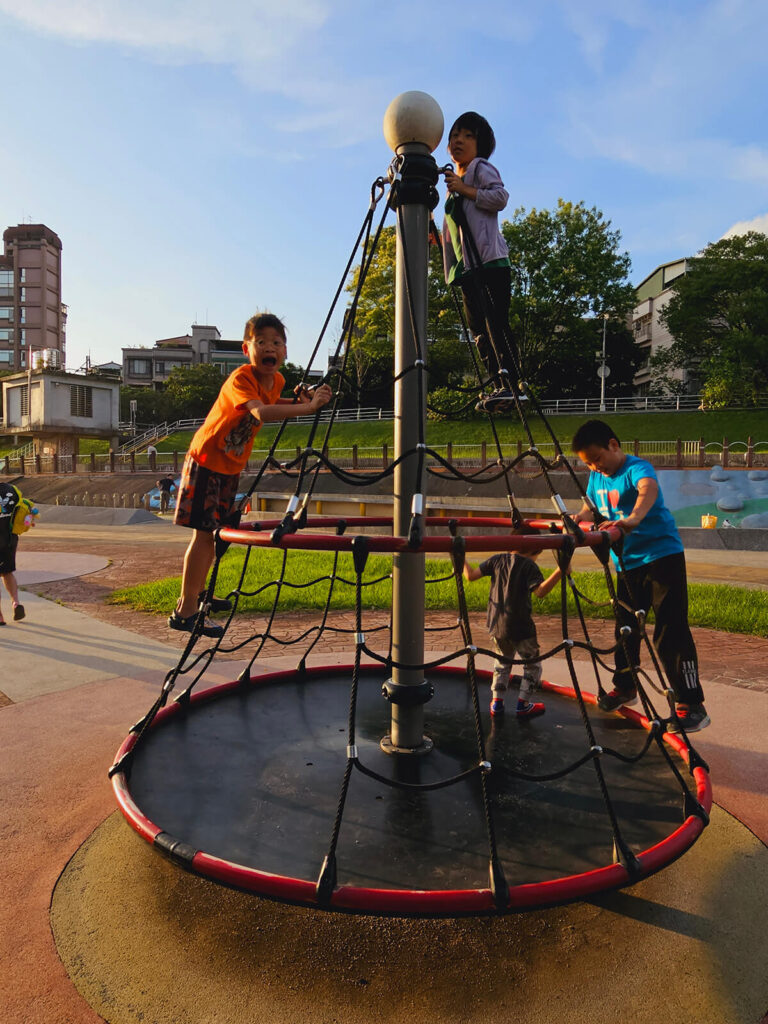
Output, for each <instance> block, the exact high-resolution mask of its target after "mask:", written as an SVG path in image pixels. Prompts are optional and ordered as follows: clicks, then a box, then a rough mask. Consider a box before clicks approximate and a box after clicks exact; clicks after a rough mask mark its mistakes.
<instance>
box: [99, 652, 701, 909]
mask: <svg viewBox="0 0 768 1024" xmlns="http://www.w3.org/2000/svg"><path fill="white" fill-rule="evenodd" d="M352 670H353V666H352V665H334V666H319V667H312V668H307V669H306V672H307V674H308V675H310V676H322V675H324V674H327V673H329V672H333V673H337V672H344V671H348V672H350V673H351V672H352ZM361 670H362V671H364V672H376V671H380V670H381V666H378V665H370V666H368V665H366V666H363V667H362V669H361ZM436 671H437V672H438V673H442V674H451V675H457V674H466V673H465V670H464V669H463V668H461V667H457V666H442V667H440V668H439V669H437V670H436ZM476 675H477V676H478V678H486V679H490V677H491V675H492V673H491V672H490V671H487V670H477V672H476ZM294 676H295V673H294V672H293V671H291V670H288V671H282V672H272V673H267V674H265V675H261V676H257V677H254V678H252V679H251V685H254V686H258V685H261V684H265V683H271V684H274V683H280V682H283V681H288V680H292V679H293V678H294ZM541 685H542V687H544V688H545V689H547V690H550V691H552V692H553V693H558V694H561V695H563V696H566V697H570V698H572V699H575V698H576V692H575V691H574V690H573V689H571V688H570V687H567V686H558V685H556V684H554V683H549V682H546V681H544V680H542V684H541ZM239 686H240V683H239V682H238V681H237V680H234V681H232V682H229V683H220V684H217V685H215V686H211V687H208V688H206V689H204V690H200V691H196V692H194V693H193V694H192V696H191V701H192V703H196V702H200V701H206V700H212V699H215V698H216V697H217V696H219V695H220V694H222V693H224V692H226V691H227V690H230V689H233V688H236V687H239ZM582 696H583V698H584V700H585V701H586V702H587V703H590V704H596V703H597V698H596V697H595V696H594V695H593V694H591V693H584V692H582ZM179 710H180V705H178V704H171V705H169V706H167V707H165V708H163V709H162V710H161V711H160V712H158V714H157V716H156V717H155V720H154V722H153V723H152V728H154V727H156V726H157V725H159V724H161V723H162V722H163V720H164V719H166V718H167V717H169V716H170V715H173V714H176V713H177V712H178V711H179ZM618 713H619V714H620V715H621V716H622V717H624V718H626V719H628V720H630V721H631V722H633V723H634V724H635V725H637V726H638V727H642V728H644V729H649V728H650V723H649V722H648V719H647V718H645V717H644V716H643V715H642V714H640V713H639V712H637V711H633V710H632V709H631V708H621V709H619V712H618ZM664 741H665V743H666V744H667V745H668V746H669V747H671V748H672V749H673V750H674V751H675V753H676V754H678V756H679V757H680V758H681V760H682V761H684V762H686V763H687V761H688V747H687V745H686V744H685V742H684V741H683V740H682V738H681V737H680V736H677V735H673V734H670V733H665V735H664ZM135 742H136V736H135V735H133V734H130V735H129V736H128V737H127V738H126V739H125V740H124V741H123V743H122V745H121V746H120V749H119V750H118V752H117V755H116V758H115V760H116V761H119V760H120V759H121V758H122V757H123V756H124V755H125V754H127V753H128V752H129V751H130V750H131V749H132V748H133V746H134V744H135ZM693 777H694V780H695V783H696V799H697V800H698V802H699V804H700V805H701V807H702V808H703V809H704V811H705V812H706V813H707V814H709V812H710V810H711V808H712V787H711V783H710V779H709V774H708V772H707V771H706V770H705V769H704V768H702V767H695V768H694V769H693ZM112 789H113V792H114V794H115V798H116V800H117V803H118V806H119V808H120V810H121V812H122V814H123V816H124V817H125V818H126V820H127V821H128V823H129V825H130V826H131V827H132V828H133V829H134V830H135V831H136V832H137V833H138V834H139V835H140V836H141V837H142V838H143V839H145V840H146V841H147V842H149V843H154V842H155V840H156V838H157V837H158V836H159V835H160V834H161V833H163V831H164V830H163V829H162V827H161V826H159V825H157V824H155V823H154V822H152V821H150V819H149V818H147V817H146V816H145V815H144V814H143V813H142V811H141V809H140V808H139V807H138V806H137V804H136V803H135V801H134V799H133V797H132V795H131V792H130V787H129V785H128V780H127V778H126V776H125V773H124V772H116V773H115V774H114V775H113V777H112ZM704 827H705V822H704V821H703V820H702V819H701V818H700V817H697V816H696V815H693V814H692V815H689V816H688V817H687V818H686V819H685V821H684V822H683V823H682V824H681V825H679V826H678V828H676V829H675V830H674V831H673V832H671V833H670V835H668V836H667V837H666V838H665V839H663V840H661V842H658V843H656V844H655V845H654V846H651V847H649V848H648V849H647V850H643V851H642V852H641V853H638V854H636V855H635V856H636V857H637V861H638V864H639V869H640V871H639V874H637V875H635V876H630V874H629V872H628V871H627V869H626V868H625V867H623V866H622V865H621V864H609V865H606V866H605V867H601V868H594V869H593V870H591V871H585V872H581V873H579V874H576V875H567V876H564V877H563V878H557V879H552V880H548V881H542V882H530V883H526V884H524V885H516V886H511V887H510V889H509V900H508V902H507V905H506V906H505V907H504V908H503V910H501V911H500V910H499V908H498V907H497V906H496V904H495V902H494V898H493V894H492V893H491V890H490V889H448V890H408V889H375V888H368V887H365V886H360V887H357V886H348V885H346V886H339V887H338V888H336V889H335V890H334V892H333V895H332V896H331V898H330V901H329V902H328V903H320V902H319V901H318V899H317V893H316V888H315V882H313V881H307V880H306V879H301V878H292V877H290V876H283V875H275V874H272V873H270V872H266V871H259V870H258V869H256V868H251V867H247V866H245V865H243V864H236V863H233V862H232V861H228V860H224V859H222V858H220V857H214V856H211V855H210V854H208V853H205V852H204V851H201V850H198V851H197V852H196V853H195V854H194V857H193V858H192V860H191V863H190V864H189V867H190V868H191V870H193V871H194V872H196V873H197V874H200V875H202V876H203V877H205V878H210V879H212V880H213V881H216V882H221V883H223V884H225V885H228V886H232V887H234V888H237V889H244V890H246V891H248V892H253V893H255V894H256V895H260V896H266V897H271V898H274V899H278V900H282V901H284V902H288V903H298V904H302V905H304V906H307V907H313V908H316V909H322V910H345V911H354V912H359V913H372V914H377V913H378V914H388V915H408V914H412V915H422V916H430V915H444V916H455V915H460V914H487V913H499V912H503V913H504V912H506V913H508V912H514V911H521V910H532V909H535V908H541V907H547V906H552V905H554V904H559V903H568V902H572V901H574V900H580V899H586V898H588V897H589V896H592V895H594V894H595V893H598V892H602V891H605V890H608V889H616V888H621V887H622V886H625V885H628V884H634V883H635V882H637V881H639V880H640V879H641V878H646V877H648V876H649V875H652V874H654V873H655V872H657V871H659V870H661V869H662V868H664V867H666V866H667V865H669V864H671V863H672V862H673V861H675V860H677V858H678V857H680V856H681V855H682V854H683V853H685V852H686V850H688V849H689V848H690V847H691V846H692V845H693V844H694V843H695V842H696V840H697V839H698V837H699V836H700V835H701V833H702V831H703V829H704Z"/></svg>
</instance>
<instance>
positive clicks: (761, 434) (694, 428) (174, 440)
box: [157, 409, 768, 459]
mask: <svg viewBox="0 0 768 1024" xmlns="http://www.w3.org/2000/svg"><path fill="white" fill-rule="evenodd" d="M592 415H594V414H590V416H592ZM587 418H588V417H586V416H551V417H549V423H550V425H551V427H552V430H553V432H554V433H555V436H556V437H557V439H558V440H559V441H560V442H561V443H562V444H564V445H565V446H566V449H567V450H569V449H570V441H571V438H572V437H573V435H574V433H575V432H576V430H577V428H578V427H579V426H580V425H581V424H582V423H583V422H584V420H585V419H587ZM605 419H606V420H607V421H608V422H609V423H610V424H611V426H612V427H613V428H614V430H615V431H616V432H617V433H618V434H619V437H620V439H621V440H622V442H623V443H624V444H625V445H627V446H628V445H629V444H630V443H631V442H632V441H633V440H634V439H635V438H637V439H638V440H639V441H674V440H676V439H677V438H678V437H679V438H680V439H681V440H683V441H695V440H696V439H697V438H699V437H703V438H704V440H705V442H709V441H712V442H718V443H722V440H723V437H727V438H728V440H729V441H730V442H734V441H743V442H746V440H747V438H748V437H750V436H751V437H752V439H753V441H755V442H758V441H764V442H766V443H768V410H765V409H756V410H736V411H726V412H706V413H700V412H671V413H642V414H641V413H619V414H616V415H609V414H608V413H606V414H605ZM496 424H497V429H498V431H499V437H500V439H501V441H502V443H504V444H508V443H515V442H517V441H518V440H521V441H526V440H527V437H526V434H525V431H524V430H523V427H522V425H521V424H520V422H519V421H518V420H517V419H516V418H513V417H510V416H505V417H497V419H496ZM531 428H532V431H533V435H534V437H535V438H536V439H537V440H538V441H545V440H548V437H549V435H548V434H547V433H546V430H545V427H544V425H543V424H542V422H541V420H539V419H538V418H537V417H532V418H531ZM277 429H278V428H277V427H276V426H274V425H269V426H266V427H262V429H261V430H260V431H259V433H258V435H257V436H256V442H255V444H254V454H253V456H252V458H254V459H256V458H258V457H259V455H258V453H259V452H262V453H263V452H266V451H268V450H269V447H270V445H271V444H272V440H273V438H274V436H275V434H276V432H277ZM308 433H309V428H308V427H307V426H306V425H297V424H289V425H288V426H286V428H285V430H284V431H283V434H282V437H281V439H280V447H281V448H295V447H296V445H304V444H305V443H306V439H307V436H308ZM323 436H324V435H323V428H322V426H321V429H320V431H318V433H317V435H316V438H317V441H318V444H319V441H320V439H321V438H322V437H323ZM191 438H192V432H186V431H185V432H179V433H176V434H172V435H171V436H170V437H168V438H166V439H165V440H164V441H161V442H160V443H159V444H158V446H157V447H158V449H159V450H160V451H166V452H172V451H178V452H184V451H186V450H187V448H188V447H189V442H190V440H191ZM492 438H493V435H492V434H491V431H490V429H489V426H488V421H487V418H486V417H484V416H477V417H475V418H473V419H471V420H467V421H466V422H465V421H458V422H443V421H440V422H432V421H430V422H429V423H428V424H427V441H428V442H429V443H430V444H433V445H444V444H446V443H447V442H449V441H451V442H453V443H454V444H480V443H481V442H482V441H487V442H488V443H489V444H490V442H491V441H492ZM392 443H393V424H392V421H391V420H390V421H388V422H387V421H381V420H375V421H373V422H361V423H336V424H334V426H333V430H332V432H331V446H332V447H333V448H351V446H352V445H353V444H356V445H358V446H359V447H360V448H365V447H371V448H380V447H381V445H382V444H388V445H392Z"/></svg>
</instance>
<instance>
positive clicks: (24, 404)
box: [19, 363, 29, 416]
mask: <svg viewBox="0 0 768 1024" xmlns="http://www.w3.org/2000/svg"><path fill="white" fill-rule="evenodd" d="M23 365H24V364H23V363H22V366H23ZM19 413H20V414H21V415H22V416H29V385H28V384H22V386H21V387H20V388H19Z"/></svg>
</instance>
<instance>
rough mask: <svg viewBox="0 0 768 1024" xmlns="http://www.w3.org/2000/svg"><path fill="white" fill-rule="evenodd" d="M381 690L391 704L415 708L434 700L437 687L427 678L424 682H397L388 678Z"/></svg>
mask: <svg viewBox="0 0 768 1024" xmlns="http://www.w3.org/2000/svg"><path fill="white" fill-rule="evenodd" d="M381 692H382V694H383V696H384V697H385V698H386V699H387V700H388V701H389V702H390V704H397V705H398V707H401V708H415V707H418V706H419V704H426V703H427V701H430V700H432V698H433V697H434V695H435V687H434V685H433V684H432V683H430V682H428V681H427V680H426V679H425V680H424V682H423V683H396V682H394V680H392V679H388V680H387V681H386V683H384V685H383V686H382V687H381Z"/></svg>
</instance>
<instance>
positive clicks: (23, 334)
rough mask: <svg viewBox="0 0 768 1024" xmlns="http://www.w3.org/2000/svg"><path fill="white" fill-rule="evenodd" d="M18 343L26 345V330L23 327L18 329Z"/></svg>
mask: <svg viewBox="0 0 768 1024" xmlns="http://www.w3.org/2000/svg"><path fill="white" fill-rule="evenodd" d="M19 344H20V345H26V344H27V332H26V329H25V328H23V327H22V329H21V330H20V331H19Z"/></svg>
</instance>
